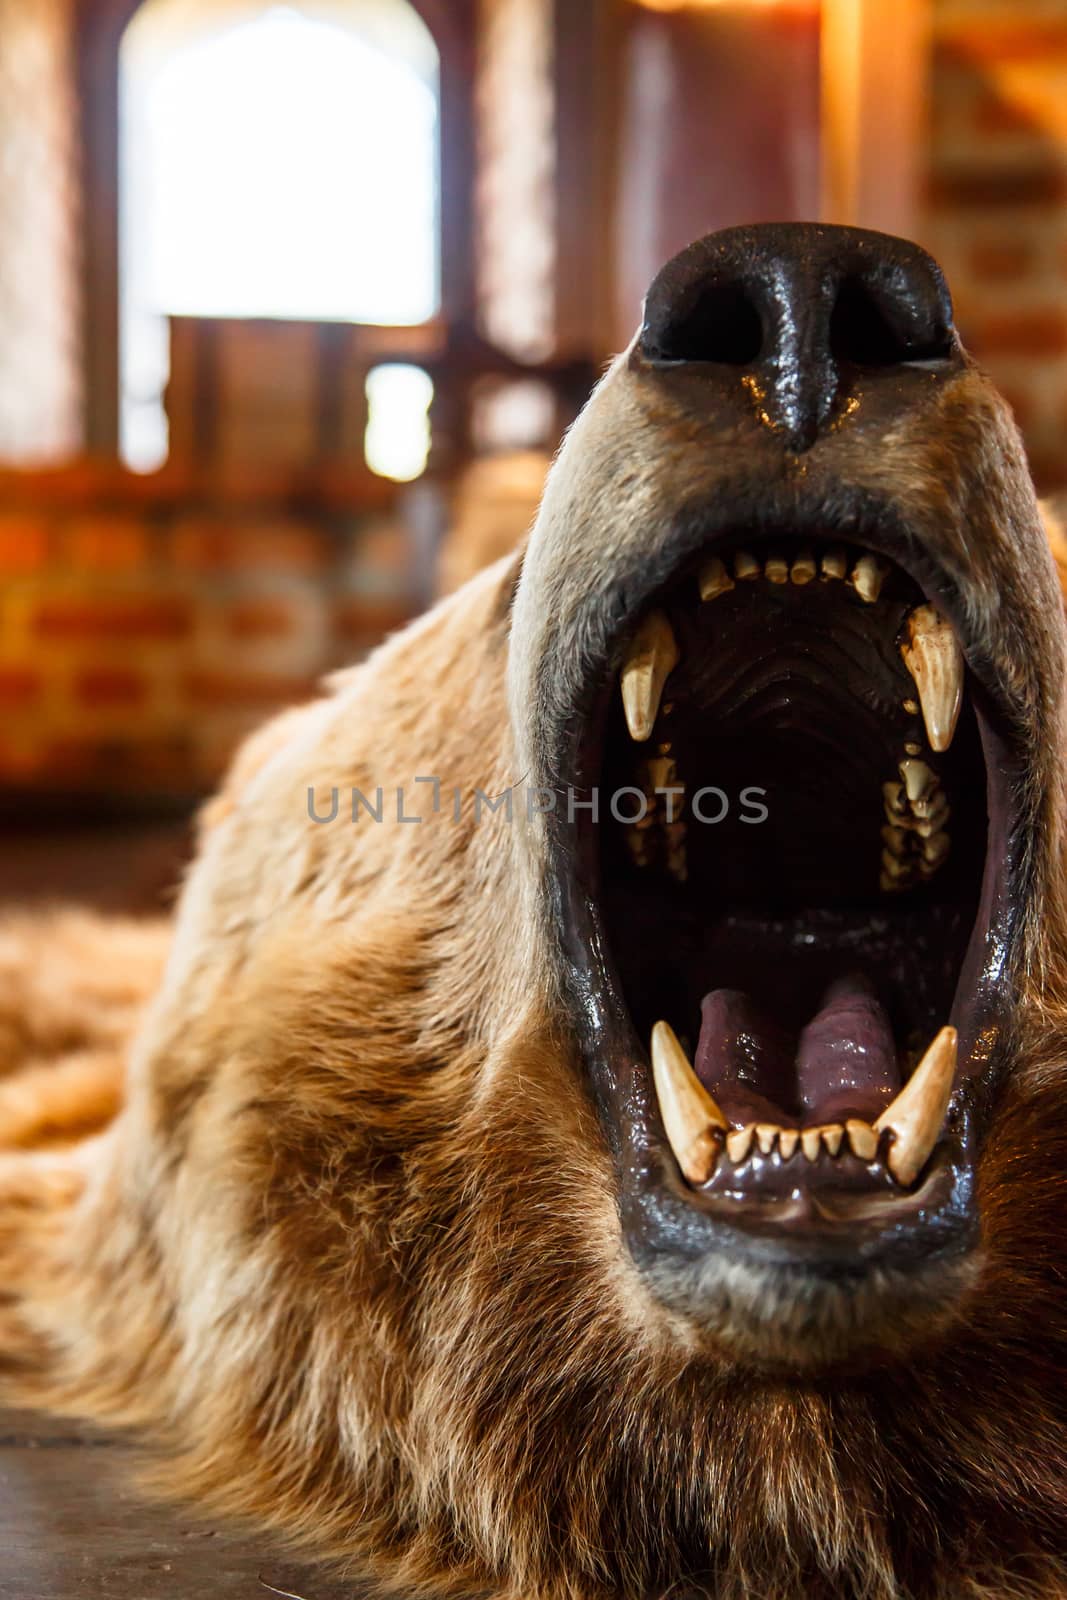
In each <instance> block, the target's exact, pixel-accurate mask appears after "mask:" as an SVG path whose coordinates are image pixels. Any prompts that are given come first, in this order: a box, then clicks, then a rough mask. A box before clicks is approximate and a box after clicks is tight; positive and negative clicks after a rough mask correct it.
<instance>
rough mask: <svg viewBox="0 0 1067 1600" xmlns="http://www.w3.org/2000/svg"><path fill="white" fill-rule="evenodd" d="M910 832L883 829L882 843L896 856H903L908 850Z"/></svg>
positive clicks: (893, 828) (903, 829)
mask: <svg viewBox="0 0 1067 1600" xmlns="http://www.w3.org/2000/svg"><path fill="white" fill-rule="evenodd" d="M909 837H910V832H909V830H908V829H907V828H897V827H893V826H890V827H885V828H883V829H882V843H883V844H884V845H885V846H886V848H887V849H888V850H889V851H890V853H891V854H892V855H894V856H898V857H899V856H902V855H903V854H904V852H905V851H906V850H907V848H908V839H909Z"/></svg>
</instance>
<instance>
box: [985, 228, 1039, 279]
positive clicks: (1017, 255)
mask: <svg viewBox="0 0 1067 1600" xmlns="http://www.w3.org/2000/svg"><path fill="white" fill-rule="evenodd" d="M1033 260H1034V252H1033V247H1032V246H1031V244H1030V243H1029V241H1028V240H1025V239H980V240H978V242H977V243H976V244H975V245H974V246H973V247H972V249H971V261H970V266H971V271H972V273H973V274H974V276H975V277H976V278H985V279H987V280H991V281H993V282H997V283H1008V282H1011V281H1012V280H1017V279H1019V278H1021V277H1023V276H1024V275H1025V274H1026V273H1027V272H1028V271H1029V270H1030V268H1031V266H1032V265H1033Z"/></svg>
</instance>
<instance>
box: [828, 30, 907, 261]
mask: <svg viewBox="0 0 1067 1600" xmlns="http://www.w3.org/2000/svg"><path fill="white" fill-rule="evenodd" d="M928 63H929V0H823V13H822V51H821V80H822V93H821V102H822V117H821V122H822V200H821V212H822V217H823V220H824V221H826V222H846V223H851V224H853V225H855V226H857V227H864V228H880V229H882V230H883V231H884V232H886V233H899V234H904V235H906V236H908V237H913V236H914V234H915V232H916V231H917V228H918V226H919V215H920V206H921V201H922V194H921V186H922V158H923V151H924V144H925V140H924V133H925V129H924V119H925V107H926V98H927V96H926V90H927V74H928Z"/></svg>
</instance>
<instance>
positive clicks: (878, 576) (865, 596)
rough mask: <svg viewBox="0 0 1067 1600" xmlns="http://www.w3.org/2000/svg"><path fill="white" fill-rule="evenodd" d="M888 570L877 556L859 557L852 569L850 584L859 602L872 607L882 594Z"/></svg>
mask: <svg viewBox="0 0 1067 1600" xmlns="http://www.w3.org/2000/svg"><path fill="white" fill-rule="evenodd" d="M888 572H889V568H888V567H887V566H886V564H885V562H884V561H879V560H878V557H877V556H860V558H859V560H858V561H857V562H856V565H855V566H854V567H853V569H852V584H853V587H854V588H855V590H856V593H857V594H858V595H859V597H860V599H861V600H865V601H866V602H867V604H868V605H869V606H870V605H873V604H874V602H875V601H876V600H877V599H878V596H879V595H880V594H881V592H882V584H883V583H884V582H885V580H886V576H887V574H888Z"/></svg>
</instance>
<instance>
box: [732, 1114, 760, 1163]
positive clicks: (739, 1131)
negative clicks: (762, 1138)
mask: <svg viewBox="0 0 1067 1600" xmlns="http://www.w3.org/2000/svg"><path fill="white" fill-rule="evenodd" d="M755 1132H756V1124H755V1123H754V1122H750V1123H748V1124H747V1125H746V1126H745V1127H743V1128H732V1129H731V1131H730V1132H729V1133H728V1134H727V1135H726V1154H727V1155H728V1156H729V1157H730V1160H731V1161H732V1162H733V1164H734V1166H735V1167H739V1166H740V1165H741V1163H742V1161H744V1159H745V1157H746V1156H747V1155H748V1152H749V1151H750V1150H751V1148H752V1140H753V1137H754V1135H755Z"/></svg>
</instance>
